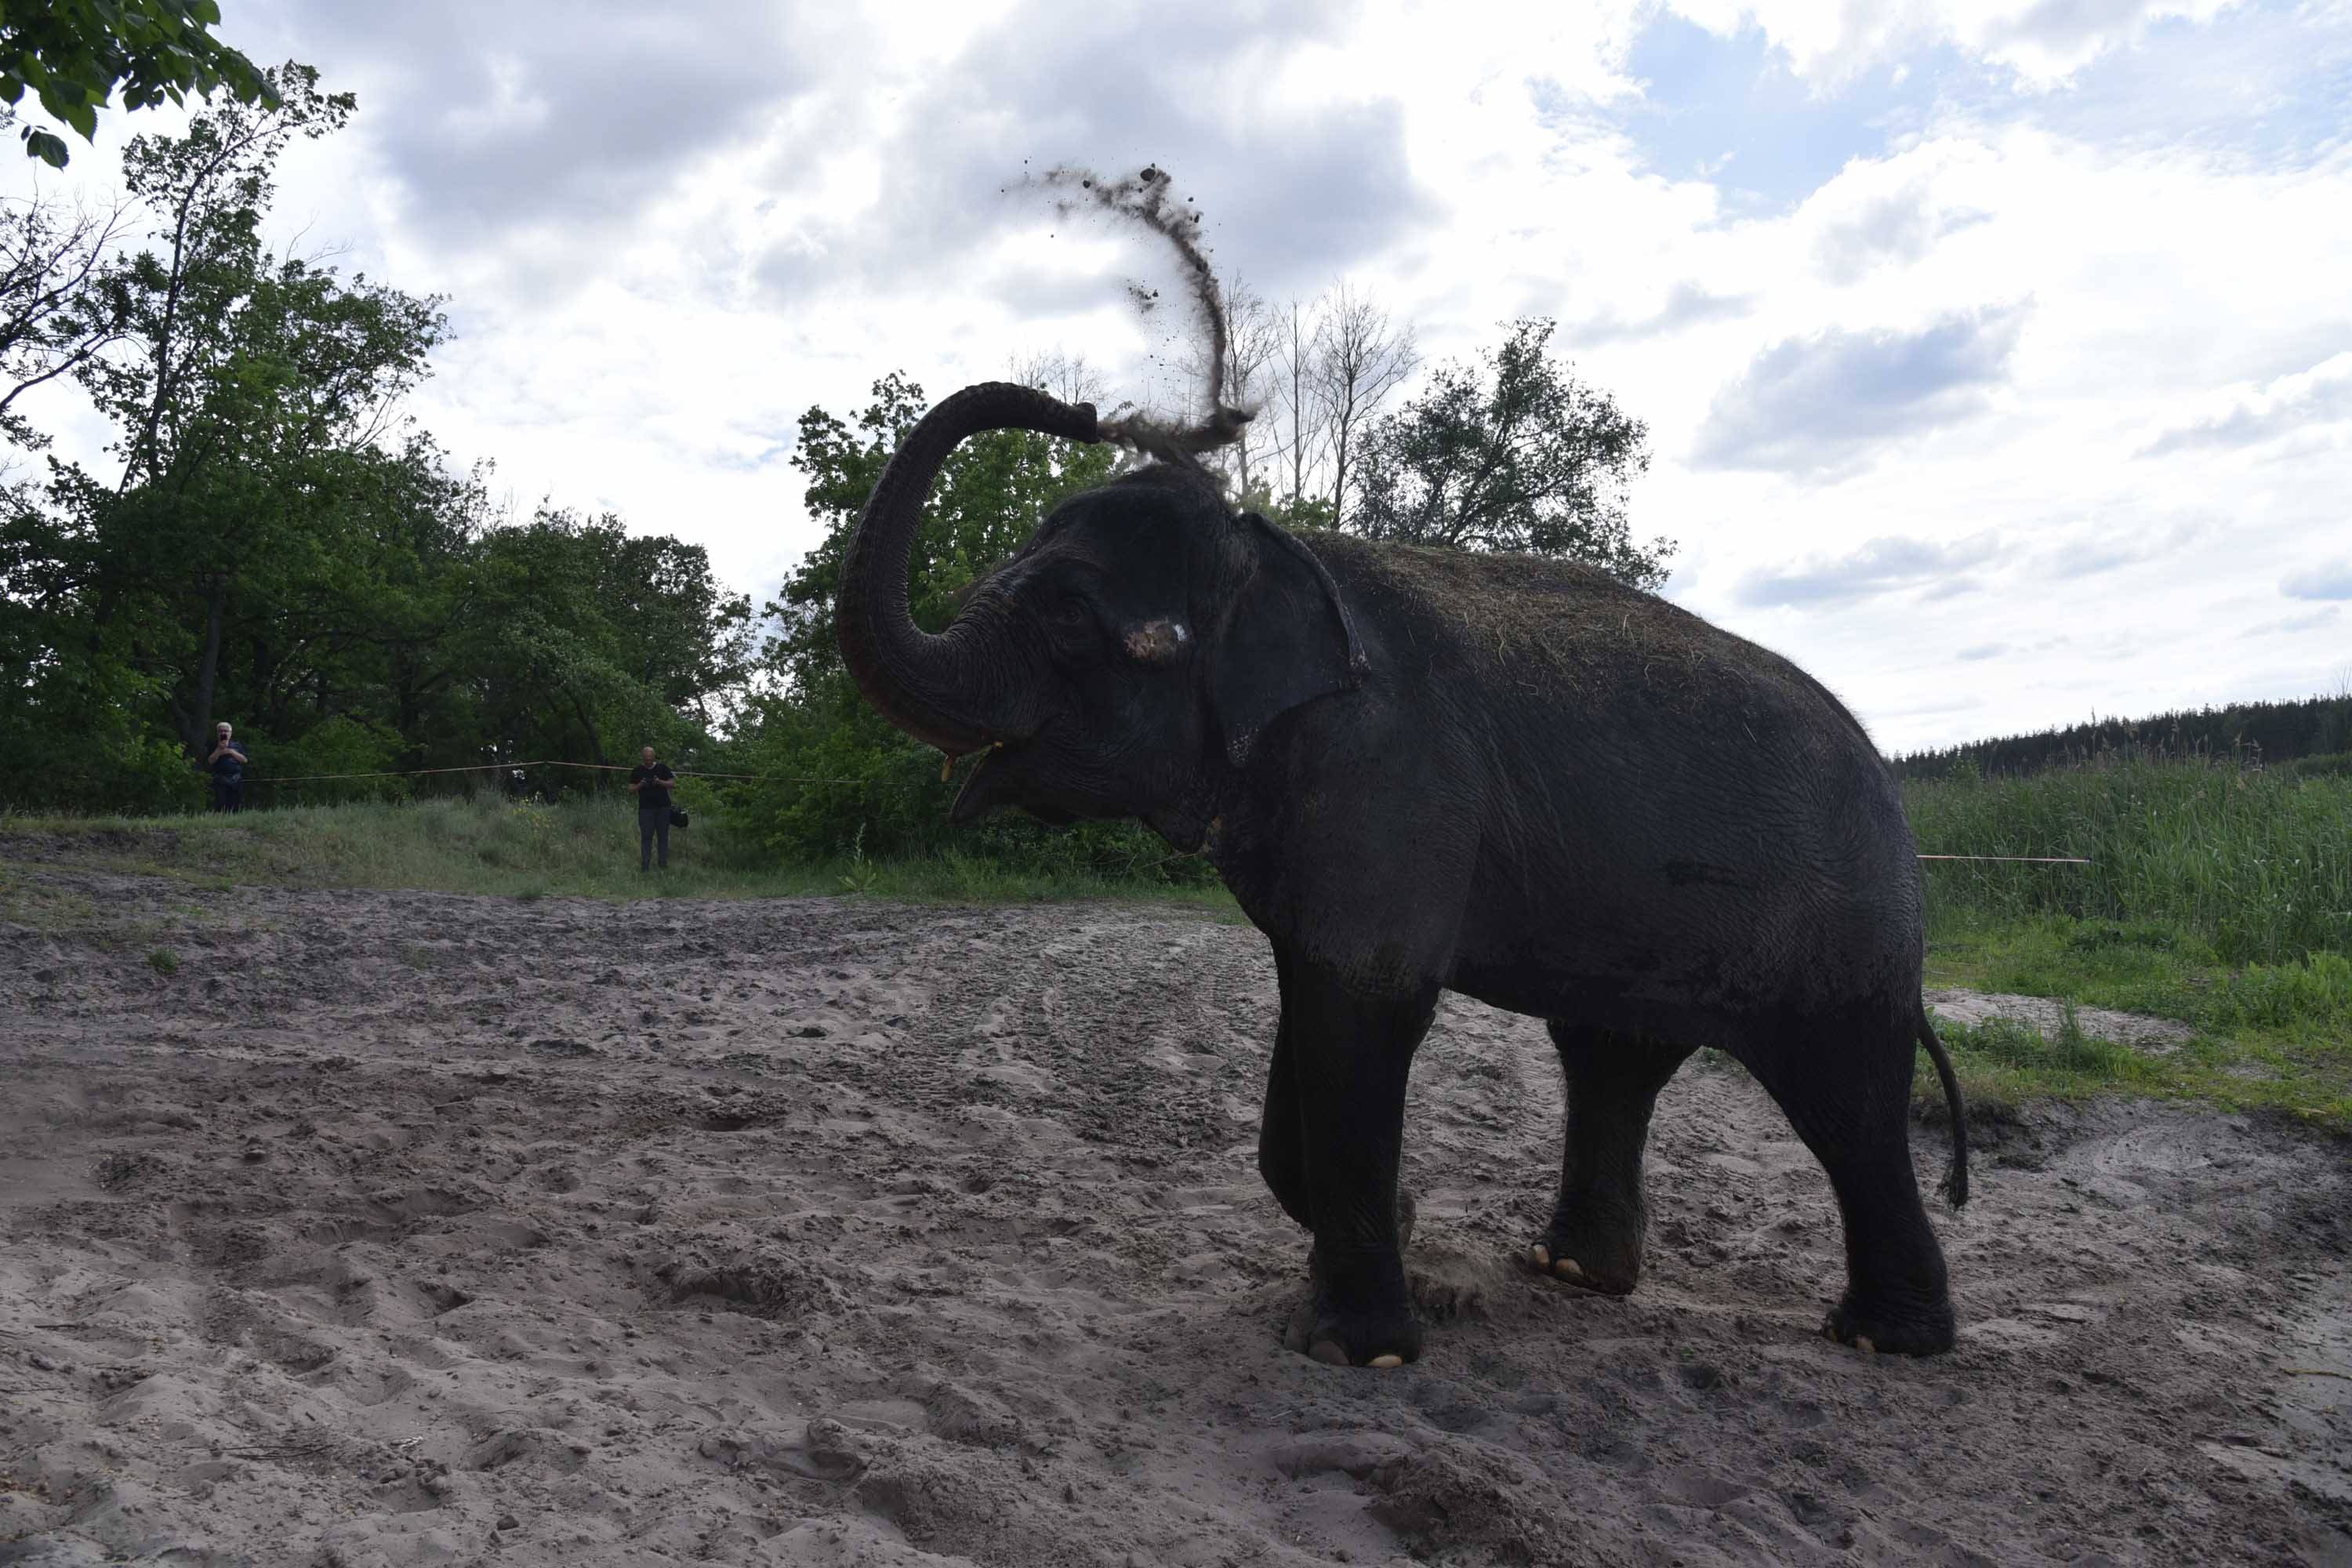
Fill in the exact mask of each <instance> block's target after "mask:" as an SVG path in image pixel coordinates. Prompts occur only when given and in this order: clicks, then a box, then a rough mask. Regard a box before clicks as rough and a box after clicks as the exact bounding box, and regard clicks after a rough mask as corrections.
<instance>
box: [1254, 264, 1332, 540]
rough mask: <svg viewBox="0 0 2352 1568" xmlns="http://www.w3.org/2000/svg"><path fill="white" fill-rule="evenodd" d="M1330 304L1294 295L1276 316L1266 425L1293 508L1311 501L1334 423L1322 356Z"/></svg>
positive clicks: (1287, 501)
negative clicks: (1271, 410)
mask: <svg viewBox="0 0 2352 1568" xmlns="http://www.w3.org/2000/svg"><path fill="white" fill-rule="evenodd" d="M1327 306H1328V297H1327V300H1321V301H1318V302H1317V303H1316V304H1315V305H1314V306H1312V307H1309V306H1308V305H1307V304H1306V303H1305V302H1303V301H1302V300H1299V299H1298V298H1297V296H1296V295H1293V296H1292V297H1291V300H1290V304H1289V307H1288V309H1287V310H1285V311H1284V312H1283V313H1282V314H1281V315H1279V316H1277V317H1276V321H1275V325H1276V343H1275V352H1274V363H1273V365H1272V367H1271V372H1272V374H1271V375H1270V377H1269V380H1270V381H1271V382H1272V384H1273V391H1274V401H1273V408H1274V415H1275V417H1274V418H1273V419H1271V420H1269V421H1267V424H1268V425H1269V426H1270V427H1271V428H1272V431H1273V435H1274V444H1275V450H1276V457H1277V458H1278V459H1279V461H1280V463H1281V466H1282V467H1283V468H1285V469H1286V470H1287V478H1288V479H1289V493H1288V494H1287V495H1286V496H1284V497H1283V498H1282V501H1283V505H1284V506H1285V507H1286V508H1287V509H1288V510H1291V511H1292V512H1294V513H1295V512H1297V510H1298V509H1299V507H1300V506H1301V505H1302V504H1304V503H1305V501H1306V500H1307V483H1308V481H1309V479H1314V478H1318V477H1319V474H1320V471H1321V467H1322V462H1323V456H1324V447H1325V444H1326V442H1325V437H1326V434H1327V431H1328V426H1329V424H1330V417H1329V416H1330V408H1329V405H1328V403H1327V402H1326V401H1325V399H1324V382H1325V379H1326V369H1325V366H1324V363H1323V361H1324V358H1325V356H1326V354H1327V353H1328V341H1327V339H1328V333H1327V331H1326V330H1325V329H1326V326H1327V324H1328V315H1329V311H1328V308H1327Z"/></svg>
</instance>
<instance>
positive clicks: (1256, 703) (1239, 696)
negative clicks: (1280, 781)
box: [1209, 512, 1365, 767]
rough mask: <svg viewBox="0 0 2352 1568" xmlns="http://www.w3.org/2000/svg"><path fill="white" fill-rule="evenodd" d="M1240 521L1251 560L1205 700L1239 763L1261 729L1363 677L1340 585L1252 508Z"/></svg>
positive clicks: (1359, 650)
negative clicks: (1252, 510)
mask: <svg viewBox="0 0 2352 1568" xmlns="http://www.w3.org/2000/svg"><path fill="white" fill-rule="evenodd" d="M1240 527H1241V529H1242V531H1243V532H1244V535H1245V536H1246V538H1247V540H1248V542H1249V545H1250V554H1251V555H1252V556H1253V557H1254V558H1255V559H1254V560H1253V562H1252V563H1251V565H1250V568H1249V575H1248V578H1247V580H1246V581H1245V582H1244V584H1243V585H1242V588H1241V591H1240V593H1239V594H1238V595H1237V596H1236V597H1235V598H1234V604H1233V607H1232V609H1231V610H1230V611H1229V612H1228V613H1227V614H1226V616H1225V617H1224V621H1223V626H1222V627H1221V629H1220V631H1219V635H1218V637H1217V643H1216V647H1215V648H1214V650H1213V654H1212V657H1211V659H1210V665H1209V701H1210V705H1211V707H1212V708H1213V710H1215V713H1216V717H1217V723H1218V726H1219V728H1220V729H1221V730H1223V732H1224V740H1225V755H1226V756H1227V757H1229V758H1230V759H1232V761H1233V764H1234V766H1235V767H1240V766H1242V765H1244V763H1247V762H1248V761H1249V759H1250V752H1251V751H1252V750H1253V749H1254V748H1255V746H1256V745H1257V738H1258V736H1259V735H1260V734H1262V733H1263V732H1264V731H1265V727H1266V726H1267V725H1269V724H1271V723H1273V722H1274V721H1275V720H1276V719H1278V718H1280V717H1281V716H1282V715H1283V714H1285V713H1287V712H1289V711H1290V710H1292V709H1293V708H1296V707H1297V706H1298V705H1299V704H1300V703H1302V702H1311V701H1313V700H1315V699H1316V698H1318V697H1324V696H1328V695H1329V694H1330V693H1332V692H1334V691H1344V690H1347V689H1349V688H1351V687H1353V686H1355V685H1356V684H1357V682H1358V681H1360V680H1361V679H1363V675H1364V670H1365V659H1364V650H1363V647H1362V646H1361V645H1360V643H1358V641H1357V640H1356V628H1355V624H1354V622H1353V621H1352V620H1351V619H1350V618H1349V614H1348V605H1347V601H1345V600H1344V599H1342V598H1341V597H1340V596H1339V584H1336V583H1334V582H1332V581H1331V574H1330V573H1329V572H1328V571H1326V570H1325V569H1324V566H1323V563H1322V562H1320V561H1318V560H1317V559H1316V558H1315V555H1314V552H1312V551H1310V550H1308V549H1307V546H1306V545H1304V544H1301V543H1300V542H1298V541H1297V539H1296V538H1294V537H1292V536H1291V535H1290V534H1288V533H1286V532H1285V531H1283V530H1281V529H1279V528H1276V526H1275V525H1274V524H1273V523H1271V522H1268V521H1266V520H1265V519H1264V518H1262V517H1260V516H1258V515H1257V514H1256V513H1255V512H1246V513H1244V514H1243V516H1242V518H1241V520H1240Z"/></svg>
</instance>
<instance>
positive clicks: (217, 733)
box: [205, 721, 245, 811]
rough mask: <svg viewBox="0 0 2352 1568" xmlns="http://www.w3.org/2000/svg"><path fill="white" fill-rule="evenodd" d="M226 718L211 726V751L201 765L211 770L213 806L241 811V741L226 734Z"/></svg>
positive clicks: (243, 758)
mask: <svg viewBox="0 0 2352 1568" xmlns="http://www.w3.org/2000/svg"><path fill="white" fill-rule="evenodd" d="M228 737H229V725H228V723H227V721H222V722H221V723H219V724H217V725H215V726H214V729H213V754H212V755H211V756H209V757H206V758H205V766H206V767H208V768H210V769H211V770H212V773H213V809H214V810H215V811H243V810H244V809H245V745H244V743H243V742H238V741H232V740H230V739H229V738H228Z"/></svg>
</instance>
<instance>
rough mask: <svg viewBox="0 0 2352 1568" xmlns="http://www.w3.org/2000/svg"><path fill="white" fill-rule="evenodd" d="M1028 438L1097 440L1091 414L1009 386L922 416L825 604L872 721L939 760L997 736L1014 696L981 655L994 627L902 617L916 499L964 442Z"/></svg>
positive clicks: (872, 502) (963, 395)
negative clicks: (938, 628)
mask: <svg viewBox="0 0 2352 1568" xmlns="http://www.w3.org/2000/svg"><path fill="white" fill-rule="evenodd" d="M991 430H1034V431H1037V432H1039V433H1041V434H1043V435H1047V436H1058V437H1063V438H1064V439H1066V440H1071V441H1087V442H1093V441H1099V440H1101V439H1102V438H1103V437H1102V433H1101V432H1100V431H1099V430H1098V429H1097V426H1096V424H1095V410H1094V405H1092V404H1090V403H1081V404H1078V405H1076V406H1072V405H1069V404H1066V403H1063V402H1061V401H1060V400H1058V399H1056V398H1053V397H1049V396H1047V395H1045V394H1044V393H1042V392H1039V391H1036V390H1035V389H1034V388H1032V387H1026V386H1018V385H1014V384H1012V383H1010V382H1001V381H1000V382H983V383H982V384H980V385H977V386H968V387H966V388H964V390H962V391H961V392H959V393H957V394H956V395H954V396H952V397H950V398H949V399H948V400H947V401H946V402H944V403H941V404H940V405H939V406H938V407H936V408H934V409H932V410H931V411H930V412H929V414H926V415H924V416H923V417H922V418H921V420H920V421H919V422H918V423H917V424H916V426H915V428H914V429H913V430H912V431H910V432H908V436H907V439H906V441H905V442H904V443H903V444H901V445H900V447H898V451H897V452H895V453H893V454H892V455H891V458H890V463H889V466H888V467H887V468H885V469H883V471H882V478H881V480H880V482H878V483H877V484H876V485H875V487H874V493H873V494H872V495H871V496H869V497H867V498H866V510H865V513H864V514H863V515H862V516H860V517H859V518H858V520H857V531H856V532H855V533H853V534H851V535H850V539H849V547H848V550H847V552H845V555H844V557H843V560H842V567H841V597H840V599H839V601H838V602H837V603H836V604H835V607H834V623H835V631H836V633H837V635H838V637H840V640H841V657H842V659H843V661H844V662H845V663H846V664H847V665H848V667H849V673H850V677H851V679H854V680H856V682H857V689H858V690H859V691H861V692H863V693H864V694H865V696H866V700H867V701H869V702H871V703H873V704H874V706H875V708H876V710H877V711H879V712H880V713H881V714H882V716H883V717H884V718H886V719H887V720H889V721H890V722H891V723H893V724H896V725H897V726H898V728H899V729H901V730H904V731H907V733H908V734H909V735H912V736H914V737H915V738H916V739H917V740H919V741H921V742H925V743H926V744H929V745H933V746H937V747H938V748H939V749H940V750H941V751H943V752H950V753H956V754H961V753H962V752H975V751H979V750H981V749H982V747H985V746H986V745H988V744H989V742H992V741H994V740H997V739H1000V738H1002V737H1001V736H999V735H998V734H996V733H994V732H993V730H994V725H993V723H992V720H993V719H994V718H995V716H996V715H997V714H999V713H1000V712H1001V711H1002V710H1003V708H1004V707H1005V704H1006V702H1007V700H1008V699H1009V698H1010V697H1011V696H1012V695H1013V693H1011V692H1010V691H1009V690H1008V689H1007V686H1008V683H1009V681H1010V679H1011V670H1010V668H1009V666H1008V663H1007V661H1006V657H1005V656H1006V653H1007V650H1006V649H1003V648H1002V647H992V646H985V644H986V642H987V641H988V640H989V639H990V637H992V627H988V626H982V625H980V624H978V623H977V622H973V621H970V620H967V619H965V618H963V617H959V618H958V620H957V622H956V624H955V625H954V626H950V627H949V628H948V629H947V630H946V631H945V632H943V633H940V634H937V635H933V634H931V633H928V632H925V631H924V630H922V629H921V628H920V627H919V626H916V625H915V619H914V616H913V615H912V614H911V613H910V612H909V610H908V599H907V570H908V556H909V555H910V553H911V552H912V551H913V548H914V542H915V528H916V524H917V522H918V521H919V517H920V513H921V510H922V505H923V500H924V498H925V497H926V496H928V495H929V493H930V488H931V483H932V481H933V480H934V479H937V478H938V477H939V471H940V466H941V465H942V464H944V463H945V462H946V461H947V458H948V454H949V453H950V452H952V451H954V450H955V447H956V444H957V443H958V442H960V441H961V440H963V439H964V438H965V437H970V436H977V435H981V434H982V433H984V432H986V431H991Z"/></svg>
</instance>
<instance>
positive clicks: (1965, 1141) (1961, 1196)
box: [1919, 1001, 1969, 1208]
mask: <svg viewBox="0 0 2352 1568" xmlns="http://www.w3.org/2000/svg"><path fill="white" fill-rule="evenodd" d="M1919 1043H1920V1044H1921V1045H1923V1046H1925V1047H1927V1059H1928V1060H1930V1061H1932V1062H1934V1063H1935V1064H1936V1076H1937V1078H1939V1079H1943V1080H1944V1105H1945V1107H1946V1109H1948V1110H1950V1111H1951V1113H1952V1168H1951V1170H1950V1171H1948V1173H1945V1176H1944V1195H1945V1196H1946V1197H1948V1198H1949V1199H1951V1200H1952V1206H1953V1207H1954V1208H1958V1207H1960V1206H1961V1205H1963V1204H1966V1203H1967V1202H1968V1201H1969V1112H1968V1107H1967V1106H1965V1105H1963V1104H1962V1103H1961V1102H1960V1080H1959V1079H1958V1077H1956V1076H1955V1075H1954V1074H1953V1072H1952V1058H1950V1057H1948V1056H1947V1055H1945V1054H1944V1042H1943V1041H1941V1040H1939V1039H1937V1037H1936V1030H1935V1027H1934V1026H1932V1025H1930V1024H1929V1023H1928V1022H1927V1003H1925V1002H1924V1001H1923V1002H1921V1003H1920V1005H1919Z"/></svg>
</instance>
